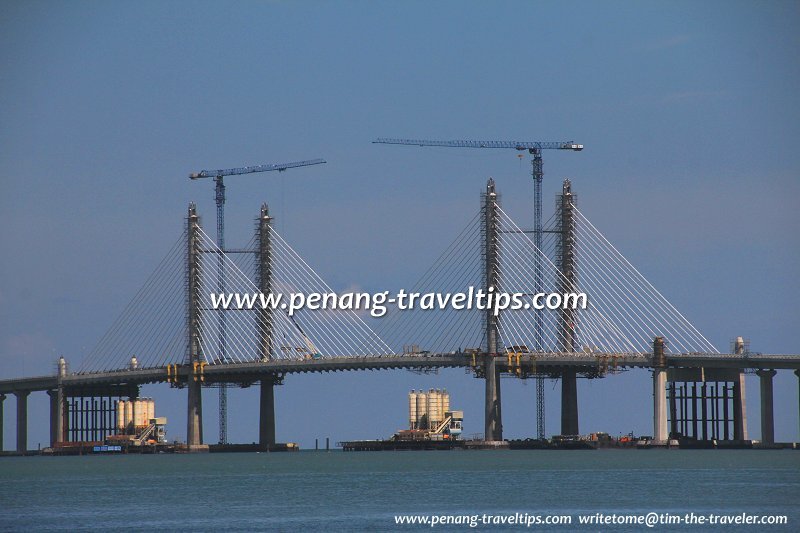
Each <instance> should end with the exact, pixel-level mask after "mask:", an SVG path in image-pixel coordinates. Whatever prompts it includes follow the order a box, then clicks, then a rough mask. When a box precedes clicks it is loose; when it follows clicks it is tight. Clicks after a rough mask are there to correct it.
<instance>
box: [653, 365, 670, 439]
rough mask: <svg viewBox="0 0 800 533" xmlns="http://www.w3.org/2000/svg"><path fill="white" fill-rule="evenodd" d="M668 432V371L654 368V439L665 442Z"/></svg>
mask: <svg viewBox="0 0 800 533" xmlns="http://www.w3.org/2000/svg"><path fill="white" fill-rule="evenodd" d="M668 437H669V434H668V433H667V371H666V370H665V369H663V368H656V369H655V370H653V440H655V441H656V442H665V441H666V440H667V438H668Z"/></svg>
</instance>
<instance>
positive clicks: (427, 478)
mask: <svg viewBox="0 0 800 533" xmlns="http://www.w3.org/2000/svg"><path fill="white" fill-rule="evenodd" d="M651 512H655V513H659V514H662V515H669V514H671V515H685V514H686V513H689V512H694V513H695V514H712V513H716V514H722V515H740V514H742V513H748V514H755V515H759V516H761V515H786V516H787V517H788V524H784V525H773V526H757V525H756V526H750V527H746V528H745V529H749V530H753V531H761V530H769V531H800V452H797V451H792V450H781V451H772V450H770V451H767V450H764V451H757V450H585V451H577V450H576V451H550V450H533V451H522V450H520V451H463V450H462V451H427V452H424V451H419V452H361V453H345V452H341V451H330V452H325V451H319V452H315V451H302V452H296V453H241V454H238V453H228V454H197V455H173V454H164V455H116V456H83V457H3V458H0V530H3V531H6V530H7V531H46V530H66V531H76V530H103V531H107V530H121V529H125V530H129V529H132V530H148V531H175V530H190V531H223V530H224V531H253V530H279V531H304V530H316V531H381V530H396V529H406V530H408V529H436V530H437V531H457V530H461V531H463V530H468V529H473V528H471V527H470V526H469V525H468V524H461V525H458V524H457V523H452V524H450V525H440V526H436V527H435V528H432V527H430V526H419V525H417V526H411V525H399V524H397V517H398V516H401V515H421V516H434V515H435V516H440V517H441V516H444V515H450V516H453V517H456V516H464V517H466V516H481V515H484V514H486V515H493V516H497V515H502V516H511V515H515V514H517V513H521V514H524V513H528V514H529V515H547V514H554V515H571V516H572V523H571V524H568V525H559V526H549V527H547V529H552V530H559V531H601V530H602V531H642V530H645V529H647V528H646V527H645V526H643V525H596V524H595V525H588V526H587V525H581V524H579V523H578V515H591V514H596V513H603V514H606V515H609V514H614V513H616V514H619V515H631V514H646V513H651ZM450 520H455V519H454V518H451V519H450ZM474 529H477V530H495V529H525V526H524V525H520V524H514V525H511V526H498V525H483V524H478V525H477V527H475V528H474ZM653 529H654V530H658V531H665V530H675V529H682V530H695V531H707V530H710V529H719V530H726V529H731V526H723V527H718V528H714V527H713V526H709V525H705V526H697V525H695V526H685V525H674V524H673V525H660V526H656V527H655V528H653ZM733 529H738V528H735V527H734V528H733Z"/></svg>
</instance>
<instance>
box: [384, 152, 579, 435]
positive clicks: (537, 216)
mask: <svg viewBox="0 0 800 533" xmlns="http://www.w3.org/2000/svg"><path fill="white" fill-rule="evenodd" d="M372 142H373V143H375V144H405V145H411V146H441V147H448V148H504V149H512V150H518V151H520V152H523V151H525V150H527V151H528V153H530V154H531V155H532V156H533V159H532V160H531V164H532V166H533V168H532V172H531V174H532V176H533V238H534V244H536V247H537V248H538V249H539V250H541V249H542V178H543V177H544V170H543V166H542V150H570V151H573V152H580V151H581V150H583V145H582V144H577V143H575V142H573V141H465V140H452V141H431V140H422V139H388V138H384V137H381V138H378V139H376V140H374V141H372ZM534 273H535V274H534V278H535V279H534V285H535V288H536V292H541V290H542V259H541V255H540V254H539V253H537V254H536V255H535V257H534ZM534 334H535V341H536V349H537V350H541V349H542V315H541V311H539V310H537V311H536V331H535V332H534ZM536 436H537V438H539V439H545V438H546V436H545V424H544V377H542V376H537V377H536Z"/></svg>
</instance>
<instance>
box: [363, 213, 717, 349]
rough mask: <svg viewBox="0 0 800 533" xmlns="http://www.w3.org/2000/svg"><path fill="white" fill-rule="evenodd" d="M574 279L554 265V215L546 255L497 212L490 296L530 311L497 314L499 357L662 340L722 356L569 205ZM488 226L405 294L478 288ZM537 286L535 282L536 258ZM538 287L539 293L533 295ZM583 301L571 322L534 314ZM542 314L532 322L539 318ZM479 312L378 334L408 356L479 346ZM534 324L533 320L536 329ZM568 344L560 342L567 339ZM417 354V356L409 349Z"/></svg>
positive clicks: (386, 327)
mask: <svg viewBox="0 0 800 533" xmlns="http://www.w3.org/2000/svg"><path fill="white" fill-rule="evenodd" d="M571 207H572V209H573V212H574V213H575V217H574V223H573V224H574V242H575V246H574V248H575V249H574V252H575V253H574V257H575V264H574V271H575V277H574V278H573V279H572V280H571V281H569V280H567V278H566V277H565V276H564V275H563V274H562V272H561V269H560V268H559V266H558V259H557V258H558V256H559V246H560V244H559V241H560V238H561V233H560V232H561V230H560V228H558V224H556V223H555V221H556V220H557V219H556V216H555V215H554V216H553V217H551V219H550V220H549V221H548V222H547V224H546V225H545V227H550V228H555V229H550V230H547V233H545V237H544V239H543V245H542V250H539V249H537V248H536V246H535V244H534V242H533V240H532V239H531V238H530V236H529V233H530V232H527V231H524V230H523V229H521V228H520V227H519V226H518V225H517V224H516V223H515V222H514V220H513V219H512V218H511V217H510V216H509V215H508V214H507V213H506V212H505V211H503V210H502V208H500V207H499V206H498V207H497V220H496V223H497V231H496V232H495V239H496V241H495V243H496V245H497V250H498V270H499V283H498V287H495V292H504V293H508V294H520V295H521V296H522V301H523V302H524V303H527V304H529V305H528V308H525V307H523V308H521V309H510V308H509V309H505V310H502V311H501V312H500V315H499V319H498V329H499V335H500V340H501V349H508V348H511V347H513V350H514V351H529V352H539V353H548V352H550V353H557V352H562V351H564V350H565V346H571V347H572V351H573V352H575V353H585V354H587V355H591V356H594V355H597V354H640V353H650V351H651V350H652V342H653V338H654V337H656V336H662V337H664V338H665V339H666V340H667V341H668V346H670V351H672V352H676V353H718V352H717V350H716V349H715V348H714V346H713V345H712V344H711V343H710V342H709V341H708V340H707V339H706V338H705V337H703V335H702V334H701V333H700V332H699V331H697V329H696V328H695V327H694V326H693V325H692V324H691V323H690V322H689V321H688V320H687V319H686V318H685V317H684V316H683V315H682V314H681V313H680V312H679V311H678V310H677V309H675V307H674V306H673V305H672V304H671V303H670V302H669V301H668V300H667V299H666V298H664V296H663V295H662V294H661V293H659V292H658V291H657V290H656V289H655V288H654V287H653V286H652V284H650V283H649V282H648V281H647V279H646V278H645V277H644V276H643V275H642V274H641V273H640V272H639V271H638V270H636V268H634V267H633V265H632V264H631V263H630V262H629V261H628V260H627V259H626V258H625V257H624V256H623V255H622V254H621V253H620V252H619V251H618V250H617V249H616V248H615V247H614V246H613V245H611V243H610V242H609V241H608V240H607V239H606V238H605V237H604V236H603V235H602V233H600V232H599V230H597V228H595V227H594V225H592V224H591V222H590V221H589V220H588V219H587V218H586V217H585V215H583V213H581V212H580V211H578V210H577V208H576V207H575V206H574V205H572V206H571ZM483 223H484V221H483V219H482V217H481V214H480V213H478V214H476V215H475V216H474V217H473V218H472V220H471V221H470V222H469V223H468V224H467V225H466V227H465V228H464V229H463V230H462V232H461V233H460V234H459V235H458V236H457V237H456V239H455V240H454V241H453V242H452V243H451V244H450V246H449V247H448V248H447V249H446V250H445V252H444V253H443V254H442V255H441V256H440V257H439V258H438V259H437V260H436V261H435V262H434V264H433V265H432V266H431V268H430V269H429V270H428V271H427V272H426V273H425V274H424V275H423V276H422V278H421V279H420V281H419V282H418V283H417V284H416V285H415V286H414V288H413V289H412V290H411V291H409V292H419V293H427V292H436V293H451V294H452V293H457V292H463V293H466V292H467V291H468V288H469V287H474V288H476V289H477V288H484V289H485V281H484V280H485V277H484V272H483V269H484V255H483V253H484V250H485V246H486V243H485V241H484V238H485V234H484V233H483V232H482V231H481V229H482V225H483ZM537 255H538V258H539V260H540V265H541V274H540V275H541V283H540V284H537V283H536V258H537ZM537 285H538V290H537ZM566 288H569V289H570V291H569V292H575V293H585V294H586V295H587V306H586V308H585V309H582V308H578V309H576V310H575V311H574V312H572V313H570V314H565V313H564V312H563V310H562V309H548V308H545V309H541V310H537V309H534V308H533V306H532V305H531V304H532V303H533V297H534V295H535V294H537V292H542V293H546V294H550V293H559V294H563V292H564V290H565V289H566ZM537 315H538V316H537ZM484 318H485V311H483V310H480V309H476V308H475V307H473V308H472V309H464V310H455V309H452V308H447V309H432V310H423V309H419V308H417V309H413V310H406V311H399V310H397V309H394V310H392V311H391V312H390V313H389V315H388V317H387V318H385V319H384V324H382V326H383V327H382V328H381V329H379V331H380V333H381V336H382V337H383V338H385V339H387V340H389V342H390V343H392V344H393V346H395V347H396V348H399V347H401V346H402V347H404V348H405V350H404V351H407V352H408V351H414V352H433V353H447V352H454V351H461V350H467V349H470V348H478V347H480V346H482V345H483V344H484V341H485V336H484V327H485V326H484V324H485V322H484ZM537 318H538V321H537ZM568 335H569V337H570V338H571V341H572V342H571V343H569V344H566V343H565V337H566V336H568ZM409 347H413V349H409Z"/></svg>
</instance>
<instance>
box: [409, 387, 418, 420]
mask: <svg viewBox="0 0 800 533" xmlns="http://www.w3.org/2000/svg"><path fill="white" fill-rule="evenodd" d="M408 427H409V429H417V392H416V391H415V390H414V389H411V392H409V393H408Z"/></svg>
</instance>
